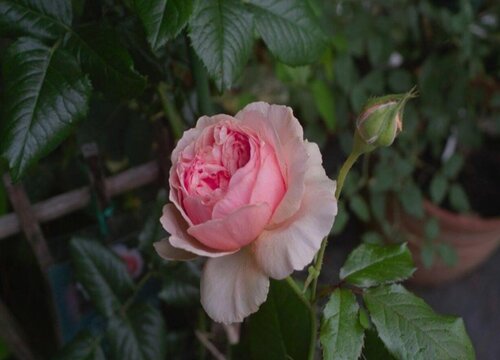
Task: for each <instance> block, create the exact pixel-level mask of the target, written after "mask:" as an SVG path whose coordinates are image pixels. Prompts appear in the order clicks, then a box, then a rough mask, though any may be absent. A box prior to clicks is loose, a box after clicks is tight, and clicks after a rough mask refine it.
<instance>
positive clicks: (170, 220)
mask: <svg viewBox="0 0 500 360" xmlns="http://www.w3.org/2000/svg"><path fill="white" fill-rule="evenodd" d="M160 222H161V224H162V226H163V228H164V229H165V230H166V231H167V232H168V233H169V234H170V237H169V238H168V241H169V242H170V245H172V246H173V247H175V248H179V249H182V250H185V251H188V252H191V253H193V254H196V255H200V256H208V257H217V256H224V255H228V254H231V253H232V252H231V251H220V250H216V249H213V248H209V247H207V246H205V245H203V244H202V243H200V242H199V241H197V240H196V239H194V238H193V237H191V236H189V235H188V233H187V228H188V224H187V223H186V221H185V220H184V219H183V218H182V216H181V214H180V213H179V211H177V209H176V208H175V206H174V205H172V204H167V205H165V206H164V207H163V215H162V216H161V218H160Z"/></svg>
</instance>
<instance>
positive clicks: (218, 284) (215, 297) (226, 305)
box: [201, 249, 269, 324]
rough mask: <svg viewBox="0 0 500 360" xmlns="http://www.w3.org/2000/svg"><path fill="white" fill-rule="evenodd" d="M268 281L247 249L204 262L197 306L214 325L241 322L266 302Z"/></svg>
mask: <svg viewBox="0 0 500 360" xmlns="http://www.w3.org/2000/svg"><path fill="white" fill-rule="evenodd" d="M268 292H269V278H268V277H267V276H266V275H265V274H264V273H263V272H262V270H260V269H259V267H258V266H257V264H256V263H255V259H254V257H253V256H252V253H251V252H250V251H249V249H242V250H240V251H238V252H237V253H235V254H231V255H228V256H224V257H219V258H212V259H208V261H207V263H206V264H205V268H204V269H203V274H202V277H201V304H202V306H203V308H204V309H205V311H206V312H207V314H208V315H209V316H210V317H211V318H212V319H213V320H214V321H216V322H221V323H225V324H230V323H237V322H242V321H243V319H244V318H245V317H247V316H248V315H250V314H252V313H254V312H256V311H257V310H258V309H259V306H260V305H261V304H263V303H264V301H266V298H267V294H268Z"/></svg>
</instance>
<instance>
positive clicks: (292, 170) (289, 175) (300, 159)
mask: <svg viewBox="0 0 500 360" xmlns="http://www.w3.org/2000/svg"><path fill="white" fill-rule="evenodd" d="M283 151H284V153H285V158H286V161H287V169H286V174H285V179H287V180H288V183H287V189H286V193H285V195H284V196H283V199H282V200H281V202H280V204H279V205H278V207H277V208H276V211H275V212H274V215H273V217H272V219H271V225H274V224H280V223H282V222H284V221H286V220H287V219H288V218H290V217H291V216H292V215H293V214H295V213H296V212H297V211H298V210H299V208H300V202H301V200H302V196H303V194H304V191H305V185H304V181H305V180H304V179H305V176H306V171H307V169H306V164H307V161H308V154H307V151H306V149H305V146H304V142H303V140H302V139H298V138H295V139H291V140H290V141H289V142H288V143H286V144H285V146H284V147H283Z"/></svg>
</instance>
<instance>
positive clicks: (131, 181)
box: [0, 161, 159, 240]
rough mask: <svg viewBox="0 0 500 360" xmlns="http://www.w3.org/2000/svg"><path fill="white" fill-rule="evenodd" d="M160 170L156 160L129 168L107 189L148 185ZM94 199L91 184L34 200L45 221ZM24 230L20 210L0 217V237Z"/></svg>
mask: <svg viewBox="0 0 500 360" xmlns="http://www.w3.org/2000/svg"><path fill="white" fill-rule="evenodd" d="M158 173H159V171H158V164H157V163H156V161H151V162H148V163H146V164H144V165H140V166H137V167H134V168H131V169H128V170H126V171H124V172H122V173H120V174H118V175H115V176H112V177H110V178H107V179H106V181H105V185H106V193H107V195H108V196H110V197H113V196H116V195H119V194H122V193H124V192H127V191H130V190H133V189H136V188H138V187H141V186H144V185H147V184H149V183H152V182H154V181H156V180H157V179H158ZM90 200H91V195H90V188H89V187H88V186H84V187H81V188H79V189H76V190H72V191H69V192H66V193H64V194H60V195H57V196H54V197H52V198H50V199H47V200H44V201H41V202H39V203H37V204H34V205H33V207H32V209H33V212H34V214H35V217H36V219H37V220H38V222H39V223H44V222H48V221H51V220H55V219H57V218H59V217H61V216H63V215H66V214H70V213H72V212H74V211H77V210H80V209H82V208H84V207H85V206H87V205H88V204H89V203H90ZM20 231H21V224H20V222H19V219H18V218H17V216H16V214H14V213H11V214H7V215H4V216H2V217H0V240H2V239H3V238H6V237H8V236H11V235H14V234H16V233H18V232H20Z"/></svg>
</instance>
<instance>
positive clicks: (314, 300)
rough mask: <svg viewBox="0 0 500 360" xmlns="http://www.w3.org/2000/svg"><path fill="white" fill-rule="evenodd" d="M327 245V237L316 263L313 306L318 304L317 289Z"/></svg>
mask: <svg viewBox="0 0 500 360" xmlns="http://www.w3.org/2000/svg"><path fill="white" fill-rule="evenodd" d="M327 243H328V237H325V238H324V239H323V241H322V242H321V247H320V248H319V252H318V255H317V256H316V261H315V262H314V268H315V269H316V276H315V277H314V279H313V281H312V288H311V303H312V304H314V303H315V302H316V289H317V287H318V279H319V273H320V272H321V268H322V267H323V257H324V256H325V249H326V244H327Z"/></svg>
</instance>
